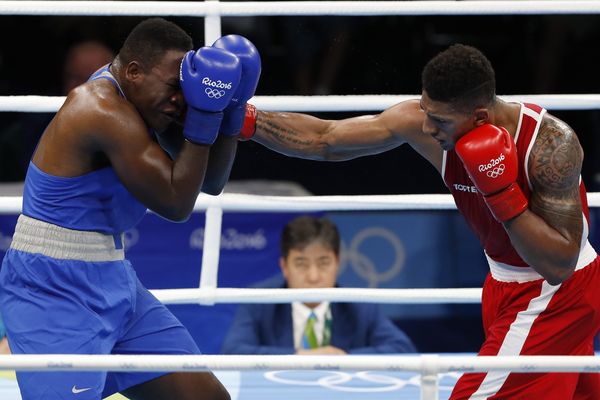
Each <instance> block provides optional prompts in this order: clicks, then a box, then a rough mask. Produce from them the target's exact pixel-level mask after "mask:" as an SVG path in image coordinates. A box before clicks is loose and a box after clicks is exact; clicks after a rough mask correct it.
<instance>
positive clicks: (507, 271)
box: [485, 240, 597, 283]
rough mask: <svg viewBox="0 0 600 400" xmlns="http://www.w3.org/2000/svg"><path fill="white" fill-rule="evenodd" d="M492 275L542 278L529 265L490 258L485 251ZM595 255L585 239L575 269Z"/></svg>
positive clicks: (522, 279) (506, 278) (506, 279)
mask: <svg viewBox="0 0 600 400" xmlns="http://www.w3.org/2000/svg"><path fill="white" fill-rule="evenodd" d="M485 257H486V258H487V261H488V264H489V266H490V272H491V274H492V277H493V278H494V279H495V280H497V281H500V282H519V283H523V282H531V281H537V280H538V279H544V278H543V277H542V276H541V275H540V274H539V273H537V272H536V271H535V270H534V269H533V268H531V267H516V266H514V265H509V264H504V263H501V262H498V261H495V260H492V259H491V258H490V257H489V256H488V255H487V253H485ZM596 257H597V254H596V250H594V248H593V247H592V245H591V244H590V242H589V241H588V240H586V241H585V244H584V246H583V248H582V249H581V250H580V251H579V259H578V260H577V265H576V266H575V271H577V270H580V269H582V268H585V267H586V266H587V265H588V264H590V263H591V262H592V261H594V259H595V258H596Z"/></svg>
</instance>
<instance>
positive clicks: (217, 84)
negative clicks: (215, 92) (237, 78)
mask: <svg viewBox="0 0 600 400" xmlns="http://www.w3.org/2000/svg"><path fill="white" fill-rule="evenodd" d="M202 83H203V84H204V85H206V86H210V87H214V88H217V89H231V86H232V83H231V82H228V83H225V82H221V80H220V79H219V80H218V81H213V80H212V79H210V78H209V77H208V76H205V77H204V78H202Z"/></svg>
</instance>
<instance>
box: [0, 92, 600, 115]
mask: <svg viewBox="0 0 600 400" xmlns="http://www.w3.org/2000/svg"><path fill="white" fill-rule="evenodd" d="M418 97H420V95H418V94H414V95H394V94H379V95H328V96H254V97H253V98H252V99H251V100H250V102H251V103H253V104H254V105H255V106H256V107H257V108H258V109H259V110H264V111H283V110H285V111H299V112H310V111H314V112H318V111H321V112H336V111H377V112H379V111H382V110H384V109H386V108H388V107H390V106H392V105H394V104H396V103H399V102H401V101H404V100H411V99H416V98H418ZM498 97H500V98H501V99H502V100H505V101H513V102H515V101H521V102H527V103H534V104H539V105H540V106H542V107H544V108H547V109H549V110H597V109H600V94H539V95H535V94H525V95H505V96H504V95H501V96H498ZM65 99H66V97H64V96H35V95H22V96H0V112H2V111H4V112H56V111H58V109H59V108H60V106H62V104H63V103H64V102H65Z"/></svg>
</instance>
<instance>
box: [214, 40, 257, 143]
mask: <svg viewBox="0 0 600 400" xmlns="http://www.w3.org/2000/svg"><path fill="white" fill-rule="evenodd" d="M213 47H217V48H221V49H225V50H227V51H229V52H231V53H232V54H235V55H236V56H237V57H238V58H239V59H240V62H241V63H242V78H241V80H240V85H239V86H238V88H237V90H236V92H235V94H234V95H233V98H232V99H231V102H230V103H229V105H228V106H227V108H226V109H225V115H224V117H223V123H222V124H221V133H222V134H224V135H228V136H236V135H238V134H240V130H242V126H243V125H244V118H245V117H248V116H247V115H246V102H247V101H248V100H249V99H250V98H251V97H252V96H254V92H255V91H256V86H257V85H258V79H259V78H260V70H261V66H260V64H261V63H260V55H259V54H258V50H257V49H256V47H255V46H254V44H252V42H251V41H249V40H248V39H246V38H245V37H243V36H240V35H227V36H223V37H221V38H219V39H217V40H216V41H215V42H214V43H213ZM252 115H253V116H254V119H256V113H254V114H252ZM253 133H254V132H253ZM250 136H251V135H250Z"/></svg>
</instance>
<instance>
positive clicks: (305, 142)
mask: <svg viewBox="0 0 600 400" xmlns="http://www.w3.org/2000/svg"><path fill="white" fill-rule="evenodd" d="M263 115H264V116H265V117H263V118H259V119H257V121H256V130H257V131H260V132H262V134H263V136H266V137H268V138H270V139H271V140H273V141H275V142H278V143H282V144H285V145H287V146H290V147H305V146H311V145H312V144H314V140H312V139H311V138H309V137H306V135H304V136H305V137H303V136H302V135H301V134H300V133H299V132H298V131H296V130H295V129H294V127H293V126H282V125H279V124H277V123H276V122H274V121H273V120H272V119H271V118H270V117H268V116H267V115H266V114H263Z"/></svg>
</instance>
